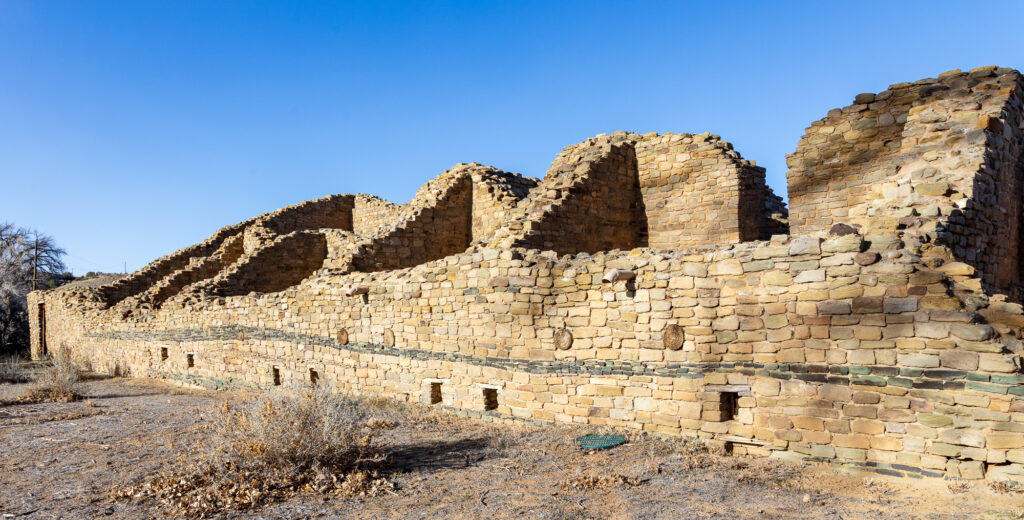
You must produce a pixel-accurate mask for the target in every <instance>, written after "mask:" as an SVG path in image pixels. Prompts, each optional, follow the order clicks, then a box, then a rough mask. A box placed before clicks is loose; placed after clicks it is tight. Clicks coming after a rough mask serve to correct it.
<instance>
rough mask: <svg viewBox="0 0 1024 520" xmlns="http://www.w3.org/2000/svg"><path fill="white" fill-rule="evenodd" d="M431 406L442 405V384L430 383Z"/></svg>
mask: <svg viewBox="0 0 1024 520" xmlns="http://www.w3.org/2000/svg"><path fill="white" fill-rule="evenodd" d="M430 404H441V383H430Z"/></svg>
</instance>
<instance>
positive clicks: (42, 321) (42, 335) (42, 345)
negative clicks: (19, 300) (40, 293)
mask: <svg viewBox="0 0 1024 520" xmlns="http://www.w3.org/2000/svg"><path fill="white" fill-rule="evenodd" d="M37 309H38V310H39V315H38V316H39V319H38V320H37V321H38V322H39V354H40V355H42V356H45V355H46V304H45V303H40V304H39V306H38V307H37Z"/></svg>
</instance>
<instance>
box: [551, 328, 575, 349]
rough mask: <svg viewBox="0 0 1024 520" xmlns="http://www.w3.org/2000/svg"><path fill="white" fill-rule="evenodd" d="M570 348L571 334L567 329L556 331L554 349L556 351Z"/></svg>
mask: <svg viewBox="0 0 1024 520" xmlns="http://www.w3.org/2000/svg"><path fill="white" fill-rule="evenodd" d="M571 346H572V332H569V329H558V330H556V331H555V348H557V349H558V350H569V347H571Z"/></svg>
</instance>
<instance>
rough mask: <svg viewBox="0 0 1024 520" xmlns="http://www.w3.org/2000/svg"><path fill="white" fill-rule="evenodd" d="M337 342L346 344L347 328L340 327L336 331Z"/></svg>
mask: <svg viewBox="0 0 1024 520" xmlns="http://www.w3.org/2000/svg"><path fill="white" fill-rule="evenodd" d="M338 344H340V345H348V330H347V329H341V330H339V331H338Z"/></svg>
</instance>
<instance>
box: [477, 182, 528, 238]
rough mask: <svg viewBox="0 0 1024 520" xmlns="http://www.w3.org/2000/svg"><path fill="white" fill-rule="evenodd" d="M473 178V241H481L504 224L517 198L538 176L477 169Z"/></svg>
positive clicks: (523, 195)
mask: <svg viewBox="0 0 1024 520" xmlns="http://www.w3.org/2000/svg"><path fill="white" fill-rule="evenodd" d="M472 181H473V210H472V213H473V233H472V235H473V241H475V242H482V241H485V240H486V239H487V238H489V237H490V236H491V235H493V234H494V233H495V232H496V231H497V230H499V229H500V228H502V227H504V226H505V225H506V224H507V223H508V220H509V217H510V215H511V214H512V211H513V210H514V209H515V207H516V205H518V204H519V201H520V200H522V199H523V198H525V197H526V196H527V195H528V194H529V193H530V190H532V189H533V188H535V187H536V186H537V183H538V182H539V180H538V179H535V178H533V177H523V176H522V175H519V174H507V173H505V172H501V171H500V170H495V171H484V170H482V171H479V172H477V173H474V174H473V176H472Z"/></svg>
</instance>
